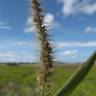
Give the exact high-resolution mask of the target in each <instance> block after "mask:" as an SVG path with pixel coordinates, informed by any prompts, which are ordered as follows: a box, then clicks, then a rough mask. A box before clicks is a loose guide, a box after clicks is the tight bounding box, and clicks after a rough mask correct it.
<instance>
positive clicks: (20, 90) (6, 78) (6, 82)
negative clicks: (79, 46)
mask: <svg viewBox="0 0 96 96" xmlns="http://www.w3.org/2000/svg"><path fill="white" fill-rule="evenodd" d="M77 68H79V65H56V66H55V67H54V73H53V77H52V82H51V83H52V89H51V90H52V94H54V93H55V92H56V91H57V90H58V89H59V88H60V87H61V86H62V85H63V84H64V82H66V81H67V80H68V78H69V77H70V76H71V75H72V74H73V73H74V72H75V71H76V70H77ZM37 71H38V67H37V66H32V65H24V66H7V65H0V96H36V93H35V89H34V87H35V85H36V72H37ZM95 95H96V65H95V66H94V67H93V68H92V70H91V71H90V72H89V74H88V75H87V76H86V78H85V79H84V80H83V81H82V82H81V83H80V85H79V86H78V87H77V88H76V90H75V91H74V93H73V94H71V96H95Z"/></svg>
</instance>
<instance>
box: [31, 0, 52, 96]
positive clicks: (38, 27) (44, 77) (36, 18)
mask: <svg viewBox="0 0 96 96" xmlns="http://www.w3.org/2000/svg"><path fill="white" fill-rule="evenodd" d="M30 4H32V6H31V7H32V8H31V9H32V18H33V24H34V25H35V31H36V32H37V35H38V42H39V44H40V51H41V54H40V65H41V70H40V71H39V72H38V77H37V81H38V85H39V86H38V87H39V88H40V91H41V96H51V93H50V92H49V89H50V86H51V84H50V76H51V74H52V71H53V64H52V63H53V52H52V47H51V44H50V42H49V40H48V34H47V33H48V32H47V29H46V26H45V25H44V15H43V11H42V8H41V5H40V1H39V0H32V1H30Z"/></svg>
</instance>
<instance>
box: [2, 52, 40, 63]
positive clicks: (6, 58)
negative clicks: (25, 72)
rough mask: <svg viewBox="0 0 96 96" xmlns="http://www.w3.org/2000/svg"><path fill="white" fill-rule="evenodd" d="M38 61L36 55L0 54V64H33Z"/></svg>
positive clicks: (24, 53)
mask: <svg viewBox="0 0 96 96" xmlns="http://www.w3.org/2000/svg"><path fill="white" fill-rule="evenodd" d="M36 60H38V57H36V55H34V56H33V54H32V53H31V54H30V53H27V52H12V51H6V52H0V62H35V61H36Z"/></svg>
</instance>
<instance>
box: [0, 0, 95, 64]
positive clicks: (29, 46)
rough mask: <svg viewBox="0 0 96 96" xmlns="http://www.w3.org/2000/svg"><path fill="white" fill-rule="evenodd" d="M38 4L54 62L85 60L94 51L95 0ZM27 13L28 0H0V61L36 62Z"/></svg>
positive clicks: (53, 0) (44, 0) (48, 0)
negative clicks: (51, 45)
mask: <svg viewBox="0 0 96 96" xmlns="http://www.w3.org/2000/svg"><path fill="white" fill-rule="evenodd" d="M40 1H41V5H42V9H43V14H44V16H45V17H44V22H45V23H44V24H45V25H46V27H47V28H48V34H49V35H50V40H51V42H52V44H53V46H54V59H55V60H57V61H62V62H68V63H76V62H84V61H86V59H88V58H89V57H90V55H91V54H92V53H93V52H94V51H95V50H96V0H40ZM31 12H32V11H31V10H30V8H29V2H28V0H0V62H36V61H38V60H39V54H40V51H39V48H38V43H37V38H36V32H35V31H34V26H33V25H32V16H31ZM46 22H48V23H47V24H46Z"/></svg>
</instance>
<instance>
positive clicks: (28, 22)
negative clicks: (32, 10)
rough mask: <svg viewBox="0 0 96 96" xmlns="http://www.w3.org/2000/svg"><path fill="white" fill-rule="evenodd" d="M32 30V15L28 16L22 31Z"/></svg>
mask: <svg viewBox="0 0 96 96" xmlns="http://www.w3.org/2000/svg"><path fill="white" fill-rule="evenodd" d="M33 31H34V26H33V21H32V17H31V16H30V17H29V18H28V19H27V22H26V27H25V29H24V32H33Z"/></svg>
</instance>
